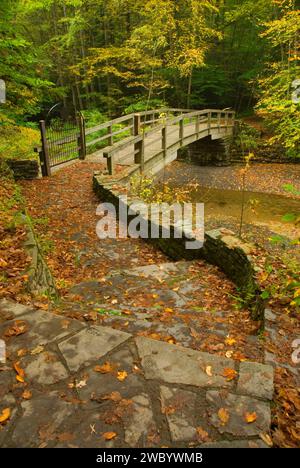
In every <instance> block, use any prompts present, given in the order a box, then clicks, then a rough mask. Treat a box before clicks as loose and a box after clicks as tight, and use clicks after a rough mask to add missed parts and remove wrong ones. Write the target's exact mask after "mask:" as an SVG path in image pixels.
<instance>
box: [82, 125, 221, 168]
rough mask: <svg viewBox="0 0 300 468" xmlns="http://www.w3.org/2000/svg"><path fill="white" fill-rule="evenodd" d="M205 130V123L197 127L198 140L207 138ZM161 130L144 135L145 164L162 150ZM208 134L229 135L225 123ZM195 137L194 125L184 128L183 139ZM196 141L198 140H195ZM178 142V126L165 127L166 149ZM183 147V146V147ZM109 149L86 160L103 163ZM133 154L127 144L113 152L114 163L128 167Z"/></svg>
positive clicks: (214, 137) (159, 128)
mask: <svg viewBox="0 0 300 468" xmlns="http://www.w3.org/2000/svg"><path fill="white" fill-rule="evenodd" d="M205 130H208V126H207V123H204V124H200V125H199V133H200V138H199V139H201V138H204V137H206V136H207V134H205V133H204V132H205ZM161 134H162V130H161V127H158V128H157V131H156V132H152V133H151V134H150V135H148V134H147V133H145V139H144V148H145V150H144V159H145V162H146V161H149V160H150V159H151V158H153V157H154V156H155V155H156V154H158V153H159V152H160V151H161V150H162V137H161ZM210 134H211V135H212V138H213V139H218V138H224V136H226V135H229V134H230V129H229V127H228V125H225V122H220V126H219V127H218V128H214V129H213V130H212V131H211V132H210ZM193 135H195V124H189V125H185V126H184V139H186V138H188V137H192V136H193ZM197 139H198V138H197ZM179 140H180V137H179V126H178V125H169V126H167V141H168V147H172V146H173V145H176V143H177V142H178V141H179ZM116 146H117V145H116ZM183 146H184V145H183ZM109 148H110V147H106V148H103V149H101V150H99V151H96V152H95V153H93V154H91V155H89V156H88V160H89V161H92V162H99V161H105V160H106V158H104V156H103V154H104V153H105V152H107V151H108V150H109ZM134 152H135V145H134V144H133V143H130V142H128V145H127V146H126V147H125V148H123V147H122V148H120V150H119V151H116V152H115V162H116V163H117V164H119V165H123V166H130V165H132V164H133V163H134Z"/></svg>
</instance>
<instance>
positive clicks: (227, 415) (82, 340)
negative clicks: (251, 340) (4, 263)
mask: <svg viewBox="0 0 300 468" xmlns="http://www.w3.org/2000/svg"><path fill="white" fill-rule="evenodd" d="M0 318H1V322H0V339H4V340H5V342H6V346H7V356H8V359H7V362H6V365H4V366H3V367H2V368H1V372H0V411H2V410H3V409H4V408H7V407H9V408H10V410H11V416H10V418H9V420H8V421H7V422H6V423H5V424H4V425H2V426H1V429H2V430H1V431H0V446H1V447H97V448H113V447H118V448H122V447H124V448H126V447H158V448H159V447H161V446H165V447H178V445H180V447H187V448H188V447H202V446H209V445H211V446H216V447H223V446H225V447H228V446H229V447H253V448H254V447H255V448H256V447H265V444H264V443H263V442H262V440H261V435H262V434H263V435H265V434H266V433H268V432H269V430H270V424H271V411H270V401H271V400H272V395H273V369H272V367H270V366H266V365H262V364H258V363H252V362H241V363H240V362H237V361H234V360H233V359H228V358H224V357H220V356H217V355H211V354H208V353H204V352H200V351H195V350H192V349H188V348H184V347H181V346H175V345H173V344H169V343H164V342H160V341H155V340H152V339H148V338H144V337H134V336H132V335H131V334H129V333H124V332H122V331H119V330H115V329H113V328H110V327H103V326H101V325H100V326H99V325H98V326H95V325H94V326H89V325H88V324H83V323H81V322H78V321H75V320H69V323H68V325H66V320H65V319H63V318H62V317H59V316H55V315H53V314H51V313H49V312H45V311H41V310H36V309H33V308H31V307H25V306H21V305H18V304H15V303H11V302H9V301H0ZM16 320H19V322H17V324H19V325H20V323H22V324H23V326H25V331H24V333H22V334H21V335H19V336H15V335H14V334H13V333H12V334H10V333H9V330H12V327H14V326H16ZM20 350H22V353H21V354H20ZM16 361H18V366H19V368H21V369H23V370H24V380H25V386H23V384H20V383H19V384H17V385H16V384H15V382H16V380H15V377H16V372H15V370H14V367H13V364H14V363H15V362H16ZM95 366H97V367H95ZM101 369H103V370H101ZM24 388H26V390H28V391H30V393H31V396H30V398H29V399H27V400H26V399H20V394H21V393H22V392H23V390H24ZM106 432H114V433H115V437H114V438H113V439H112V440H110V441H109V442H108V441H106V440H105V437H103V434H105V433H106ZM66 434H67V435H68V436H67V437H66Z"/></svg>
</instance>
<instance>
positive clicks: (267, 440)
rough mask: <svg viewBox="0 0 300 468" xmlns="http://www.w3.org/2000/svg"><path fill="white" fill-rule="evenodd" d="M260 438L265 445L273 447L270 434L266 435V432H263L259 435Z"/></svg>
mask: <svg viewBox="0 0 300 468" xmlns="http://www.w3.org/2000/svg"><path fill="white" fill-rule="evenodd" d="M259 437H260V438H261V440H263V441H264V442H265V444H267V445H268V446H269V447H273V441H272V439H271V437H270V436H269V434H266V433H264V432H261V433H260V434H259Z"/></svg>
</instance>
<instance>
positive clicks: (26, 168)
mask: <svg viewBox="0 0 300 468" xmlns="http://www.w3.org/2000/svg"><path fill="white" fill-rule="evenodd" d="M6 164H7V165H8V167H9V168H10V169H11V170H12V171H13V174H14V177H15V179H16V180H18V179H36V178H37V177H38V175H39V167H40V166H39V162H38V160H36V159H6Z"/></svg>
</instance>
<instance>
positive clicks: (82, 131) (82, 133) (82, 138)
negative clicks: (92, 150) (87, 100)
mask: <svg viewBox="0 0 300 468" xmlns="http://www.w3.org/2000/svg"><path fill="white" fill-rule="evenodd" d="M78 124H79V137H78V147H79V159H82V160H84V159H85V157H86V142H85V121H84V117H83V116H82V115H81V114H80V113H79V115H78Z"/></svg>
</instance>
